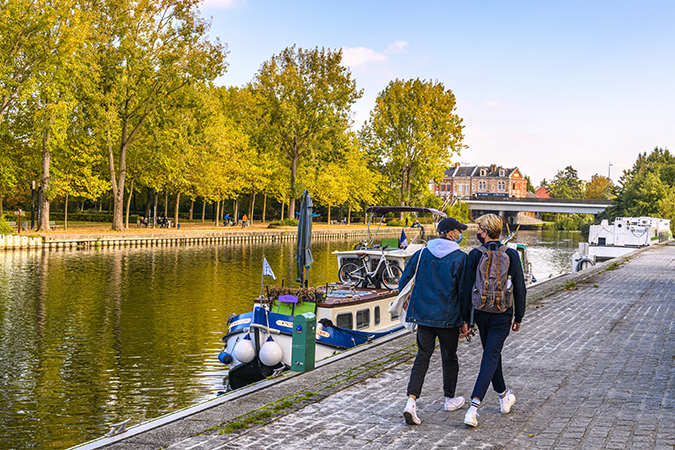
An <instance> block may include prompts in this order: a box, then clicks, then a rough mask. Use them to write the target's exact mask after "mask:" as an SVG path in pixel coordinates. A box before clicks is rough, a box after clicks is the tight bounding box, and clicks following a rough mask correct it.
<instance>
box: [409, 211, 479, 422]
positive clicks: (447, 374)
mask: <svg viewBox="0 0 675 450" xmlns="http://www.w3.org/2000/svg"><path fill="white" fill-rule="evenodd" d="M466 228H467V227H466V225H464V224H463V223H460V222H459V221H457V220H456V219H453V218H451V217H448V218H445V219H443V220H442V221H441V222H440V223H439V224H438V234H439V235H440V236H441V238H440V239H434V240H432V241H430V242H429V244H428V245H427V248H426V249H422V250H420V251H418V252H417V253H415V254H414V255H413V256H412V258H410V261H408V263H407V264H406V266H405V271H404V272H403V275H402V276H401V280H400V281H399V285H398V287H399V290H400V289H403V287H404V286H405V285H406V284H408V282H409V281H410V279H411V278H412V277H413V276H416V281H415V287H414V288H413V290H412V293H411V295H410V302H409V304H408V310H407V313H406V321H407V322H412V323H415V324H417V356H416V357H415V362H414V363H413V367H412V370H411V371H410V381H409V383H408V402H407V404H406V406H405V409H404V410H403V417H404V418H405V421H406V423H408V424H409V425H419V424H420V423H421V422H422V421H421V420H420V418H419V417H418V416H417V399H418V398H419V396H420V393H421V392H422V384H423V383H424V377H425V375H426V373H427V370H428V369H429V360H430V359H431V355H432V354H433V353H434V349H435V348H436V337H438V340H439V342H440V347H441V363H442V365H443V392H444V394H445V408H444V409H445V410H446V411H455V410H457V409H459V408H461V407H462V405H464V398H463V397H455V387H456V386H457V374H458V372H459V362H458V361H457V342H458V340H459V334H460V327H462V332H467V333H468V330H469V328H468V325H467V322H468V321H469V320H470V319H469V317H463V316H468V315H469V314H470V308H469V304H468V303H467V304H466V305H465V306H464V307H463V308H461V307H460V301H461V299H462V296H460V292H459V291H460V287H461V282H462V272H463V269H464V262H465V260H466V254H465V253H464V252H462V251H461V250H460V249H459V244H458V243H459V242H460V241H461V240H462V237H463V236H462V230H466ZM418 262H419V267H418ZM415 272H417V273H415ZM467 302H468V297H467Z"/></svg>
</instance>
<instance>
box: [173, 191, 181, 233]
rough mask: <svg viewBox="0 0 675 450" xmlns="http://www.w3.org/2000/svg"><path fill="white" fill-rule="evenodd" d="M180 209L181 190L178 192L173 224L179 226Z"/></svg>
mask: <svg viewBox="0 0 675 450" xmlns="http://www.w3.org/2000/svg"><path fill="white" fill-rule="evenodd" d="M179 209H180V191H178V193H177V194H176V210H175V212H174V213H173V226H174V227H175V228H178V210H179Z"/></svg>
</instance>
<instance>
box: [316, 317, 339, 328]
mask: <svg viewBox="0 0 675 450" xmlns="http://www.w3.org/2000/svg"><path fill="white" fill-rule="evenodd" d="M319 323H320V324H321V325H323V326H324V327H334V326H335V325H333V322H332V321H331V320H330V319H328V318H326V317H324V318H323V319H321V320H319Z"/></svg>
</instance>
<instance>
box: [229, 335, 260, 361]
mask: <svg viewBox="0 0 675 450" xmlns="http://www.w3.org/2000/svg"><path fill="white" fill-rule="evenodd" d="M232 356H234V357H235V358H237V360H238V361H240V362H243V363H244V364H246V363H250V362H251V361H253V359H254V358H255V346H254V345H253V341H252V340H251V336H249V335H248V334H247V335H245V336H244V339H242V340H241V341H239V342H237V345H236V346H235V347H234V350H233V351H232Z"/></svg>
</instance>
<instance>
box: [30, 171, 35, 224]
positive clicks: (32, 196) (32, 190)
mask: <svg viewBox="0 0 675 450" xmlns="http://www.w3.org/2000/svg"><path fill="white" fill-rule="evenodd" d="M33 228H35V181H33V182H32V183H31V188H30V229H31V230H32V229H33Z"/></svg>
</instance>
